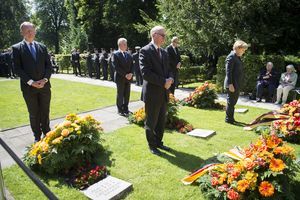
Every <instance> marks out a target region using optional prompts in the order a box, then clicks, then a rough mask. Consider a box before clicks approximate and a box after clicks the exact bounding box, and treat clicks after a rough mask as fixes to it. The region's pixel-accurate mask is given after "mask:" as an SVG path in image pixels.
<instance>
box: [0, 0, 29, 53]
mask: <svg viewBox="0 0 300 200" xmlns="http://www.w3.org/2000/svg"><path fill="white" fill-rule="evenodd" d="M28 18H29V17H28V13H27V7H26V5H25V2H24V1H23V0H10V1H5V0H3V1H1V6H0V19H1V20H0V27H1V29H0V35H1V40H0V49H2V48H8V47H10V46H12V45H13V44H15V43H17V42H19V41H21V36H20V29H19V27H20V24H21V23H22V22H23V21H26V20H28Z"/></svg>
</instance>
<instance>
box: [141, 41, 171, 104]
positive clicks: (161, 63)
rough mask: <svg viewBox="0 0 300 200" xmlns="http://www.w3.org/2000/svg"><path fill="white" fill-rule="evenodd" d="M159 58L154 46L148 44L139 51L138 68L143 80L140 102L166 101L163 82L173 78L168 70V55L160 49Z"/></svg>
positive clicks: (166, 91)
mask: <svg viewBox="0 0 300 200" xmlns="http://www.w3.org/2000/svg"><path fill="white" fill-rule="evenodd" d="M161 56H162V58H160V57H159V55H158V53H157V51H156V49H155V47H154V45H153V44H152V43H149V44H148V45H146V46H144V47H143V48H142V49H141V50H140V68H141V72H142V76H143V79H144V82H143V88H142V98H141V99H142V101H144V102H145V103H146V102H147V101H154V102H161V101H163V100H165V101H168V98H169V90H166V89H165V87H164V86H165V81H166V79H167V78H169V77H172V78H174V77H173V74H172V72H171V71H170V69H169V61H168V53H167V52H166V51H165V50H163V49H161Z"/></svg>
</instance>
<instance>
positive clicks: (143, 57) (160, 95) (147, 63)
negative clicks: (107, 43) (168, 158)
mask: <svg viewBox="0 0 300 200" xmlns="http://www.w3.org/2000/svg"><path fill="white" fill-rule="evenodd" d="M150 35H151V38H152V41H151V42H150V43H149V44H148V45H146V46H144V47H143V48H142V49H141V50H140V56H139V60H140V68H141V72H142V76H143V79H144V81H143V88H142V100H143V101H144V102H145V113H146V120H145V131H146V137H147V141H148V145H149V149H150V152H151V153H152V154H155V155H160V154H161V152H160V151H159V150H158V148H160V149H163V150H166V151H169V150H170V148H169V147H167V146H165V145H163V142H162V139H163V134H164V128H165V121H166V112H167V102H168V100H169V88H170V87H171V85H172V83H173V82H174V79H173V75H172V73H171V72H170V69H169V61H168V53H167V52H166V51H165V50H164V49H162V48H161V45H163V43H164V42H165V36H166V31H165V29H164V27H162V26H155V27H154V28H152V29H151V31H150Z"/></svg>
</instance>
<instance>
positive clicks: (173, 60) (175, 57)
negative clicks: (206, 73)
mask: <svg viewBox="0 0 300 200" xmlns="http://www.w3.org/2000/svg"><path fill="white" fill-rule="evenodd" d="M166 50H167V52H168V55H169V63H170V68H171V71H172V72H173V73H175V72H177V71H178V69H177V67H176V66H177V64H178V63H179V62H181V57H180V53H179V51H178V48H177V47H176V51H177V52H176V53H175V51H174V48H173V47H172V45H169V46H168V47H167V48H166Z"/></svg>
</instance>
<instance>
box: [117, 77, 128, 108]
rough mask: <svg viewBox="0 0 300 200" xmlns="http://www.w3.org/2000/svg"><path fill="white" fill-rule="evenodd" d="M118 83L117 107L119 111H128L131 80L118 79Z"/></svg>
mask: <svg viewBox="0 0 300 200" xmlns="http://www.w3.org/2000/svg"><path fill="white" fill-rule="evenodd" d="M116 84H117V107H118V112H119V113H127V112H128V111H129V110H128V104H129V97H130V82H129V81H125V80H118V81H116Z"/></svg>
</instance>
